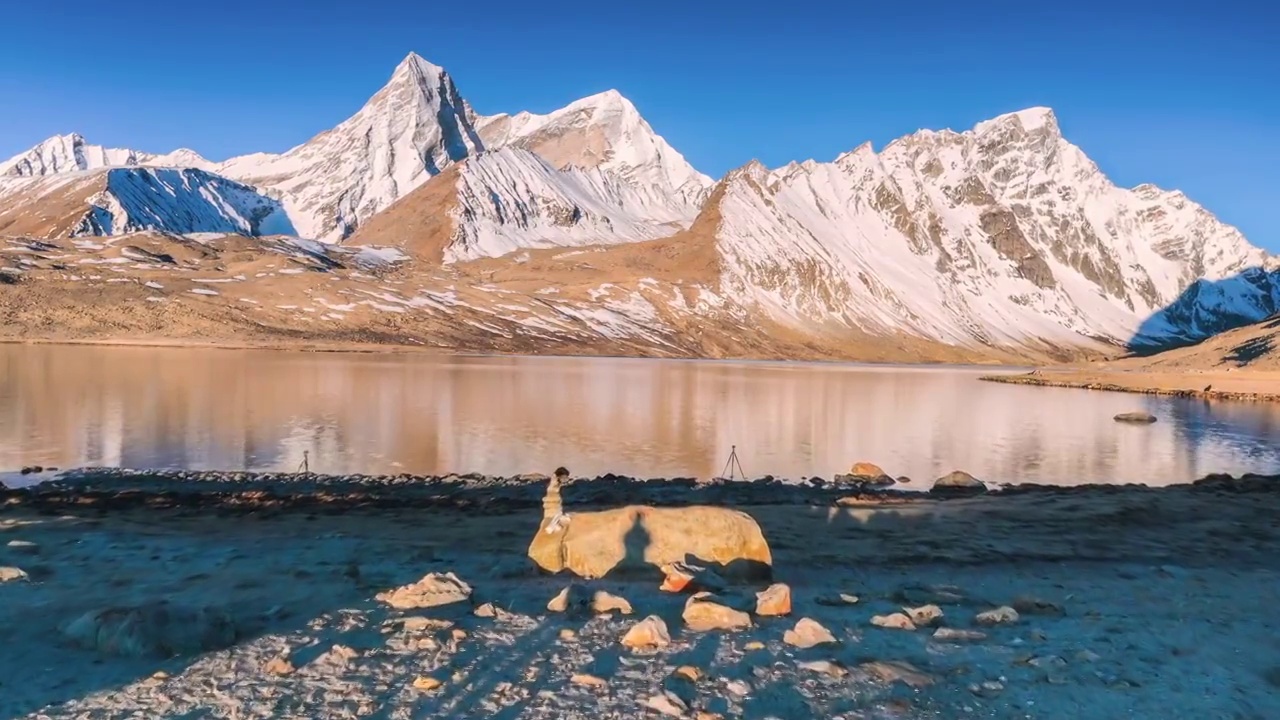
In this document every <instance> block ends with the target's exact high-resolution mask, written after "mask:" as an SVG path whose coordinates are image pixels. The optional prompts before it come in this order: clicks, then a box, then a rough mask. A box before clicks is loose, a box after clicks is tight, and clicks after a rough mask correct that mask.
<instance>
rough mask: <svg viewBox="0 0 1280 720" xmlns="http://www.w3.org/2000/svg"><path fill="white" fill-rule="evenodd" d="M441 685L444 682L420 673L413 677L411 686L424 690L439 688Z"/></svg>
mask: <svg viewBox="0 0 1280 720" xmlns="http://www.w3.org/2000/svg"><path fill="white" fill-rule="evenodd" d="M441 685H444V683H443V682H441V681H439V680H437V679H435V678H433V677H429V676H427V675H420V676H418V677H416V678H414V679H413V687H414V688H415V689H418V690H422V691H424V692H431V691H432V690H436V689H439V687H440V686H441Z"/></svg>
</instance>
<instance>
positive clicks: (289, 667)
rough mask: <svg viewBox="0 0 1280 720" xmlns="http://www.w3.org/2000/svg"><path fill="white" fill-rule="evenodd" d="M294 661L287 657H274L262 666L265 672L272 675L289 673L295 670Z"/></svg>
mask: <svg viewBox="0 0 1280 720" xmlns="http://www.w3.org/2000/svg"><path fill="white" fill-rule="evenodd" d="M293 669H294V668H293V663H291V662H289V659H288V658H286V657H274V658H271V659H270V660H268V661H267V664H266V665H264V666H263V667H262V670H263V672H266V673H269V674H271V675H289V674H290V673H292V672H293Z"/></svg>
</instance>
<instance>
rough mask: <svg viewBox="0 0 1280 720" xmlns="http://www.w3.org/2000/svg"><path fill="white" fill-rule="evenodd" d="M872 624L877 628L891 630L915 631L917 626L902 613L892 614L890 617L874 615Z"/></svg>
mask: <svg viewBox="0 0 1280 720" xmlns="http://www.w3.org/2000/svg"><path fill="white" fill-rule="evenodd" d="M871 624H872V625H875V626H876V627H881V628H887V629H890V630H915V629H916V624H915V623H913V622H911V618H909V617H907V616H906V615H904V614H902V613H892V614H890V615H874V616H872V618H871Z"/></svg>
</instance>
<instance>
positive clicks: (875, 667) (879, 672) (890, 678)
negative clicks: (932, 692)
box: [858, 660, 933, 688]
mask: <svg viewBox="0 0 1280 720" xmlns="http://www.w3.org/2000/svg"><path fill="white" fill-rule="evenodd" d="M858 669H859V670H861V671H863V672H865V673H867V674H868V675H870V676H872V677H874V678H876V679H878V680H880V681H882V682H887V683H892V682H901V683H905V684H906V685H908V686H910V687H913V688H921V687H927V686H929V685H932V684H933V678H932V677H930V676H929V675H928V674H926V673H924V672H922V671H921V670H920V669H919V668H917V667H916V666H914V665H912V664H911V663H905V662H897V661H882V660H876V661H873V662H866V663H862V664H861V665H859V666H858Z"/></svg>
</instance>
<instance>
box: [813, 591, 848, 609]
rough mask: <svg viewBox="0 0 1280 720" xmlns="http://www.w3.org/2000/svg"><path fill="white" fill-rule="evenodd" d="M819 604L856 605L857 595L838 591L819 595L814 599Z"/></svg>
mask: <svg viewBox="0 0 1280 720" xmlns="http://www.w3.org/2000/svg"><path fill="white" fill-rule="evenodd" d="M815 602H817V603H818V604H819V605H829V606H835V607H838V606H840V605H857V604H858V596H857V595H850V594H849V593H840V594H838V595H820V596H818V598H817V600H815Z"/></svg>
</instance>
